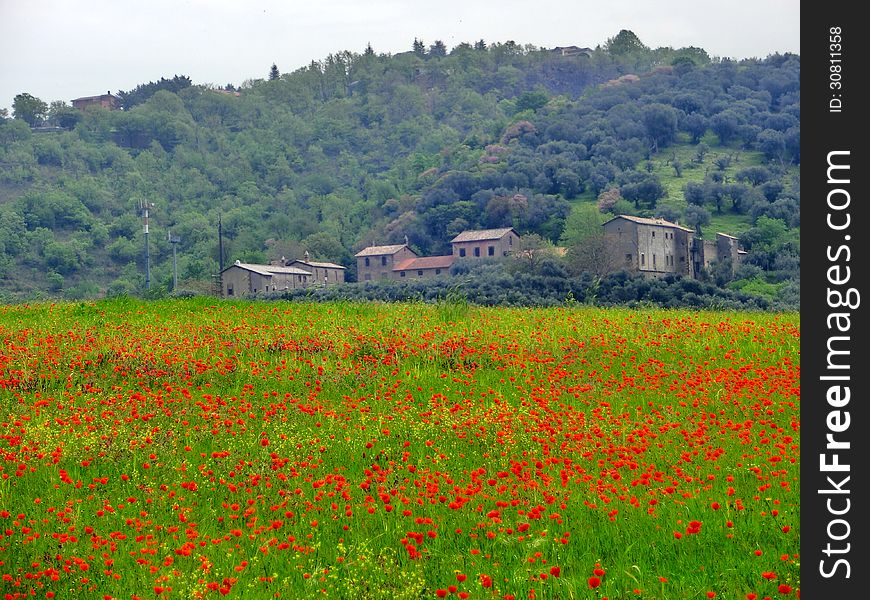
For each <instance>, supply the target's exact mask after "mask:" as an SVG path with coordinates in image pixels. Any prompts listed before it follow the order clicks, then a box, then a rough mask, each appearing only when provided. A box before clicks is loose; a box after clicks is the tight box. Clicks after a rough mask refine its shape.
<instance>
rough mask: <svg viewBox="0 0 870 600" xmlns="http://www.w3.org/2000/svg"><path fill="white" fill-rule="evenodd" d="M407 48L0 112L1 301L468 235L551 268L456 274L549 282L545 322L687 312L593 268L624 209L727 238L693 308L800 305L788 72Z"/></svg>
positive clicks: (671, 57)
mask: <svg viewBox="0 0 870 600" xmlns="http://www.w3.org/2000/svg"><path fill="white" fill-rule="evenodd" d="M578 43H579V42H578ZM409 46H410V49H409V51H407V52H403V53H398V54H384V53H377V52H376V51H375V50H374V49H373V48H372V46H371V45H369V46H367V47H366V48H365V49H364V50H363V51H362V52H359V53H357V52H352V51H348V50H344V51H339V52H336V53H334V54H330V55H329V56H327V57H326V58H323V59H321V60H313V61H312V62H311V63H310V64H309V65H308V66H306V67H303V68H299V69H296V70H294V71H291V72H285V73H282V72H281V71H280V69H279V65H277V64H276V65H271V68H270V66H269V65H264V68H263V69H262V71H263V76H262V77H254V78H251V79H249V80H246V81H244V82H242V83H240V84H232V83H228V84H221V85H220V86H218V85H214V84H197V83H195V82H194V81H192V80H191V78H190V77H189V76H188V75H177V74H175V75H172V76H169V75H168V74H164V75H165V76H162V77H160V78H159V79H158V80H157V81H151V82H147V83H142V84H140V85H138V86H137V87H136V88H134V89H132V90H129V91H121V90H119V91H118V92H117V94H116V95H117V97H118V98H119V100H120V106H119V109H117V110H108V109H106V108H99V107H88V108H87V109H85V110H79V109H75V108H73V107H71V106H70V105H69V103H68V102H67V101H64V100H52V101H51V102H46V101H44V100H42V99H39V98H34V97H33V96H31V95H29V94H27V93H26V91H22V93H21V94H20V95H19V96H16V102H15V105H14V111H13V115H12V116H11V118H9V117H0V300H2V301H4V302H21V301H27V300H33V299H49V298H67V299H83V298H96V297H102V296H107V295H108V296H112V295H124V294H126V295H145V296H153V297H159V296H161V295H167V294H170V293H175V294H180V293H188V294H203V293H211V292H212V291H213V290H214V288H215V278H216V276H217V274H218V273H219V270H220V265H221V264H224V265H225V266H226V265H229V264H232V262H233V261H235V260H241V261H242V262H250V263H265V262H268V261H269V260H270V259H278V258H280V257H286V258H298V257H301V256H302V255H303V253H304V252H306V251H308V252H309V253H310V255H311V257H312V258H314V259H320V260H328V261H332V262H337V263H341V264H343V265H345V266H347V267H348V280H349V281H353V280H354V279H355V270H356V264H355V260H354V258H353V255H354V253H355V252H357V251H358V250H359V249H361V248H363V247H365V246H367V245H371V244H392V243H402V241H403V240H404V238H405V236H407V238H408V240H409V244H410V245H411V247H412V248H413V249H414V250H415V251H417V252H418V253H419V254H420V255H430V254H441V253H447V252H449V240H450V239H451V237H453V236H454V235H456V234H457V233H459V232H461V231H463V230H465V229H477V228H497V227H508V226H510V227H514V228H515V229H516V230H517V231H518V232H519V233H520V234H521V235H523V236H524V239H525V240H526V241H527V243H528V244H529V245H530V247H536V248H537V247H540V248H547V247H554V248H562V249H564V252H554V253H552V256H551V257H550V258H547V259H545V260H541V261H531V262H528V263H522V264H490V265H485V266H484V267H468V266H467V265H466V266H462V265H460V269H459V270H460V271H462V273H459V275H463V274H464V275H465V276H466V280H469V278H471V279H475V281H476V283H475V284H474V285H476V286H478V287H479V286H481V285H484V286H485V285H488V284H487V282H488V281H489V282H490V283H492V285H497V286H498V285H501V286H507V287H508V288H510V286H520V285H521V282H522V281H523V280H524V278H526V280H527V283H526V284H524V285H529V284H528V281H531V280H534V279H535V278H542V277H543V278H550V279H554V280H562V282H561V283H559V282H558V281H555V282H551V283H552V286H551V287H552V289H554V290H557V291H555V292H553V293H552V294H551V297H550V296H548V298H547V299H546V301H545V302H540V303H544V304H547V303H552V302H553V301H554V298H557V297H558V296H559V295H561V294H568V292H571V291H572V290H580V291H578V292H576V293H574V292H572V294H573V296H577V295H582V296H583V297H584V298H586V299H590V298H591V299H593V300H594V299H595V298H596V297H598V298H606V299H608V300H607V301H608V302H613V303H619V302H621V301H624V300H631V301H639V302H643V301H649V302H652V303H654V304H661V305H666V306H667V305H678V304H680V303H681V302H680V301H679V299H678V297H679V296H678V295H679V294H685V293H686V290H685V289H683V288H684V287H685V285H684V284H681V283H679V282H673V281H671V282H668V283H660V284H649V283H643V282H640V283H639V282H637V281H636V280H635V278H632V277H630V276H628V275H627V274H624V273H622V274H620V273H618V272H616V269H614V268H610V267H609V266H608V265H607V264H605V263H604V262H602V261H601V260H599V259H598V258H597V257H598V256H599V254H598V250H600V244H601V243H602V231H601V227H600V225H601V223H603V222H604V221H606V220H607V219H608V218H610V217H612V216H613V215H615V214H632V215H639V216H656V217H663V218H666V219H668V220H671V221H676V222H679V223H680V224H683V225H685V226H687V227H692V228H694V229H695V230H696V231H697V232H699V233H701V235H703V236H705V237H706V236H712V235H715V232H717V231H721V232H726V233H729V234H732V235H735V236H738V238H739V240H740V244H741V246H742V247H743V248H744V249H745V250H746V251H747V253H746V255H745V259H744V260H743V261H742V263H741V264H740V265H739V266H738V267H737V268H736V269H734V268H731V265H715V264H714V265H712V266H711V268H710V270H709V272H708V273H706V274H705V279H706V280H705V281H702V282H696V283H697V285H699V286H703V290H705V291H704V292H703V293H698V294H696V297H701V296H703V297H707V298H711V299H713V300H711V302H712V305H716V302H725V304H727V305H730V304H731V303H735V305H736V304H741V303H742V304H746V305H751V306H757V307H760V308H778V309H797V308H799V295H798V290H799V283H800V281H799V277H800V276H799V272H800V271H799V267H800V243H799V241H800V178H799V164H800V57H799V56H797V55H794V54H773V55H770V56H767V57H764V58H752V59H744V60H739V61H737V60H731V59H728V58H721V57H710V56H709V55H708V54H707V52H706V51H705V50H703V49H702V48H697V47H685V48H677V49H674V48H670V47H663V48H649V47H647V46H646V45H644V44H643V42H642V41H641V40H639V39H638V38H637V37H636V36H635V35H634V34H633V33H632V32H630V31H627V30H622V31H620V32H619V33H618V34H616V35H615V36H614V37H612V38H610V39H608V40H607V41H606V42H604V43H602V44H600V45H597V46H595V47H594V48H576V47H572V48H571V49H552V48H540V47H535V46H532V45H520V44H518V43H515V42H513V41H507V42H489V43H488V42H486V41H484V40H479V41H477V42H472V43H462V44H459V45H457V46H456V47H454V48H452V49H448V48H447V47H446V46H445V44H444V43H443V42H441V41H437V40H436V41H434V43H432V44H430V45H427V44H426V43H424V42H423V41H422V40H418V39H414V41H413V43H412V44H410V45H409ZM143 204H147V205H149V206H151V207H152V208H151V209H150V214H149V227H150V228H149V231H150V235H149V236H148V237H149V239H148V248H149V261H150V267H151V271H150V272H151V279H150V281H151V286H150V289H148V290H146V289H145V268H144V267H145V263H144V252H143V248H144V246H145V239H144V234H143V215H142V212H141V210H140V208H139V207H141V206H142V205H143ZM219 225H220V229H221V231H222V233H223V236H222V243H219V240H218V227H219ZM170 232H171V234H172V236H173V238H176V239H177V240H178V243H177V244H171V243H170V241H169V234H170ZM173 246H175V248H173ZM173 249H175V250H176V251H177V274H178V286H177V288H178V289H173V287H174V286H173ZM221 249H222V251H223V255H222V256H221V255H220V254H219V253H220V251H221ZM469 276H474V277H469ZM488 278H489V279H488ZM529 278H531V279H529ZM508 280H510V281H513V282H514V283H510V282H509V281H508ZM457 281H459V279H457ZM548 285H549V284H548ZM602 285H603V287H601V286H602ZM695 285H696V284H695V283H693V284H690V287H692V286H695ZM351 287H356V286H348V289H350V288H351ZM359 287H362V286H359ZM439 287H440V288H443V289H445V290H447V289H449V290H450V293H455V291H456V288H457V285H456V284H455V283H454V284H439ZM629 287H630V288H631V289H630V290H629V291H627V292H626V291H625V289H627V288H629ZM611 288H612V289H611ZM620 288H625V289H623V291H622V292H620ZM475 289H477V288H475ZM548 289H549V288H548ZM599 289H600V290H602V293H601V294H598V295H596V294H595V293H591V292H590V290H599ZM643 290H646V292H644V293H645V294H646V295H644V293H641V292H643ZM650 290H652V291H650ZM604 291H606V294H605V293H604ZM653 291H655V293H657V294H658V296H660V297H659V298H656V297H652V296H650V294H652V293H653ZM696 292H697V290H696ZM348 293H349V294H350V295H351V296H352V295H358V294H359V292H348ZM393 293H394V292H384V293H383V296H384V297H389V296H390V294H393ZM413 293H415V294H416V293H419V294H420V295H421V296H422V297H429V296H430V295H431V294H429V293H427V292H426V291H425V290H421V291H415V292H413ZM445 293H446V292H445ZM693 293H694V292H693ZM474 294H477V292H474V293H473V294H472V295H474ZM523 294H525V296H524V298H525V300H523V301H517V302H515V303H519V304H524V303H527V304H536V303H539V302H538V299H536V297H535V296H534V294H532V295H531V296H529V295H528V293H527V292H523ZM569 295H570V294H569ZM309 296H310V294H309ZM573 296H572V297H573ZM349 297H350V296H349ZM485 297H486V298H487V300H486V301H485V303H498V298H500V297H501V296H499V295H498V294H496V295H495V296H491V295H490V296H485ZM505 297H506V298H509V297H511V296H510V294H508V295H507V296H505ZM492 298H495V300H493V299H492ZM716 298H718V299H719V300H715V299H716ZM562 299H563V300H564V299H565V298H562ZM723 299H724V300H723ZM578 300H579V298H578ZM692 302H695V301H694V300H692ZM684 303H685V302H683V304H684ZM690 303H691V302H690ZM706 304H710V303H706Z"/></svg>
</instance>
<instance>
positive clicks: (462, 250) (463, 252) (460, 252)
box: [459, 248, 465, 256]
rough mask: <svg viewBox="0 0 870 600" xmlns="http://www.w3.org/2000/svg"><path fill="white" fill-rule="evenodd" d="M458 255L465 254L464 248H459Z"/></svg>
mask: <svg viewBox="0 0 870 600" xmlns="http://www.w3.org/2000/svg"><path fill="white" fill-rule="evenodd" d="M459 256H465V248H460V249H459Z"/></svg>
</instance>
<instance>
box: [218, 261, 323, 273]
mask: <svg viewBox="0 0 870 600" xmlns="http://www.w3.org/2000/svg"><path fill="white" fill-rule="evenodd" d="M233 267H239V268H240V269H245V270H246V271H251V272H253V273H257V274H258V275H264V276H269V275H277V274H282V275H311V273H310V272H309V271H304V270H302V269H297V268H296V267H279V266H274V265H254V264H251V263H243V262H239V261H236V262H235V263H234V264H231V265H230V266H229V267H227V268H226V269H224V271H226V270H227V269H231V268H233Z"/></svg>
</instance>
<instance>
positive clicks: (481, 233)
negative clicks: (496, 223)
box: [450, 227, 520, 258]
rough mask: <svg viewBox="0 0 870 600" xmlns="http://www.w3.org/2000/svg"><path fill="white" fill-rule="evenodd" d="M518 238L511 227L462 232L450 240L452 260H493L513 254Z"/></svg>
mask: <svg viewBox="0 0 870 600" xmlns="http://www.w3.org/2000/svg"><path fill="white" fill-rule="evenodd" d="M519 240H520V236H519V234H518V233H517V232H516V230H515V229H514V228H513V227H505V228H502V229H475V230H468V231H463V232H462V233H460V234H459V235H457V236H456V237H455V238H453V239H452V240H450V244H451V245H452V246H453V257H454V258H495V257H499V256H508V255H509V254H511V253H512V252H514V251H515V250H516V248H517V245H518V243H519Z"/></svg>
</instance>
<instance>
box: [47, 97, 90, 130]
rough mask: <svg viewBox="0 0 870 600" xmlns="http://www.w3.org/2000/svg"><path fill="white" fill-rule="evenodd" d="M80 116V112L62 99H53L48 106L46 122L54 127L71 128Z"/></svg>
mask: <svg viewBox="0 0 870 600" xmlns="http://www.w3.org/2000/svg"><path fill="white" fill-rule="evenodd" d="M81 118H82V112H81V111H80V110H77V109H75V108H73V107H71V106H69V105H68V104H67V103H66V102H64V101H63V100H55V101H54V102H52V103H51V106H49V108H48V122H49V124H50V125H54V126H56V127H63V128H64V129H72V128H73V127H75V126H76V123H78V122H79V121H80V120H81Z"/></svg>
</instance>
